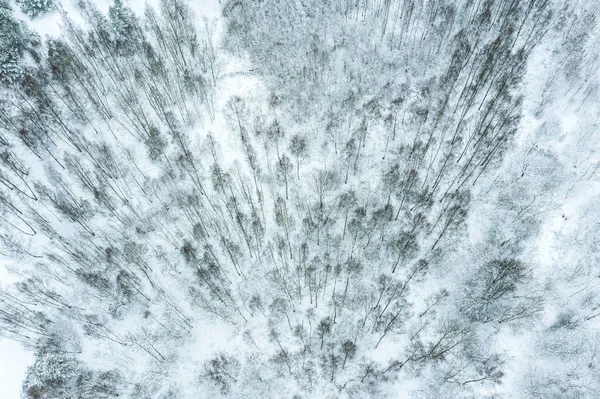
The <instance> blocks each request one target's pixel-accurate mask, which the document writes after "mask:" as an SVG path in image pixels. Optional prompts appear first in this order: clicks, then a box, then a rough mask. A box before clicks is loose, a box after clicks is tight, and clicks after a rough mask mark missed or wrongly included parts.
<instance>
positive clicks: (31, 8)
mask: <svg viewBox="0 0 600 399" xmlns="http://www.w3.org/2000/svg"><path fill="white" fill-rule="evenodd" d="M16 1H17V4H18V5H19V8H21V11H23V12H24V13H25V14H27V15H28V16H29V17H30V18H32V19H33V18H37V17H39V16H41V15H44V14H45V13H47V12H48V11H52V10H54V2H53V1H52V0H16Z"/></svg>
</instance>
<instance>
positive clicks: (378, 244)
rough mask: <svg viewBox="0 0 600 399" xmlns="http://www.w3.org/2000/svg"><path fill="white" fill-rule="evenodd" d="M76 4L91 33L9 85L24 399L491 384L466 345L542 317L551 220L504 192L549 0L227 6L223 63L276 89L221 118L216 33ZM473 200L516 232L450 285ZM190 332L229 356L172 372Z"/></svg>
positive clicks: (9, 216) (7, 227) (36, 56)
mask: <svg viewBox="0 0 600 399" xmlns="http://www.w3.org/2000/svg"><path fill="white" fill-rule="evenodd" d="M0 1H1V0H0ZM1 7H3V6H2V5H1V4H0V13H4V9H3V8H1ZM77 7H78V11H79V12H80V13H81V14H82V15H83V16H84V17H85V21H86V24H85V26H79V25H77V24H76V23H74V22H73V21H71V20H69V19H68V18H65V22H64V27H65V28H64V33H63V35H62V36H61V37H58V38H52V39H48V40H45V41H43V42H40V43H38V42H36V43H33V44H32V43H29V44H27V41H25V40H23V41H22V42H19V43H21V47H14V48H12V49H11V51H13V53H10V54H9V55H10V56H11V57H12V58H10V59H9V60H8V61H7V62H8V64H7V65H9V64H10V63H13V64H14V65H17V64H18V66H19V68H20V69H19V73H18V74H11V75H10V76H11V77H10V79H4V74H3V73H4V72H2V71H3V69H0V73H2V75H0V78H2V79H1V80H2V82H3V86H2V89H1V92H0V204H1V205H0V217H1V219H0V220H2V223H1V227H0V237H1V238H2V246H1V247H0V251H1V254H2V256H4V257H5V258H7V259H10V260H11V263H12V269H13V270H14V271H15V272H17V273H18V274H20V276H21V277H22V281H21V282H19V283H18V284H16V285H15V286H13V287H7V288H2V289H1V290H0V332H1V333H2V334H3V335H5V336H8V337H10V338H13V339H16V340H18V341H21V342H24V343H26V344H27V345H29V346H31V347H32V348H35V350H36V362H35V364H34V365H33V366H32V367H31V369H30V371H29V374H28V377H27V380H26V382H25V388H24V389H25V395H26V397H28V398H32V399H33V398H54V397H81V398H85V397H102V398H104V397H105V398H110V397H116V396H125V397H132V398H138V397H139V398H143V397H156V396H157V395H162V396H159V397H164V398H177V397H179V396H178V395H179V393H178V392H180V391H185V390H189V389H196V385H193V386H192V387H182V386H178V385H177V383H178V381H179V380H178V378H177V376H176V375H175V373H177V372H178V370H185V372H189V370H190V369H192V373H194V375H195V376H196V377H195V378H194V381H195V382H194V384H198V385H199V386H200V387H201V388H200V389H201V390H205V389H208V390H212V391H214V395H223V396H227V397H229V396H231V397H250V396H251V395H254V394H262V395H265V394H266V395H267V396H268V395H274V394H275V393H277V394H280V392H279V391H280V390H279V389H278V388H277V387H281V386H284V385H286V384H288V383H289V384H291V385H290V386H293V387H295V388H292V390H291V391H289V392H287V391H286V393H285V395H288V394H289V397H294V396H293V395H294V394H296V392H303V391H305V392H311V393H310V394H309V395H312V393H315V395H318V394H320V393H324V392H327V394H328V395H330V396H332V397H333V396H335V395H342V394H347V395H350V396H352V397H374V396H382V395H383V396H385V392H386V389H389V387H390V386H391V384H390V383H392V382H394V381H397V380H398V378H400V379H411V378H418V377H417V376H426V377H423V380H422V381H421V382H422V385H423V386H426V385H427V386H428V387H429V388H427V389H428V390H429V391H430V396H431V397H441V396H435V395H438V394H439V393H440V392H441V391H443V390H444V389H451V391H448V392H454V393H456V394H457V395H460V394H461V393H468V394H473V392H477V391H476V389H477V387H484V388H486V389H487V388H489V387H493V386H494V385H497V384H500V383H501V381H502V376H503V373H504V371H503V365H504V363H505V359H504V357H503V355H502V353H496V352H494V351H493V350H492V349H491V348H489V347H487V346H486V344H485V337H484V336H483V333H482V331H488V329H500V328H502V327H503V326H504V325H509V326H511V327H515V328H517V327H519V326H522V325H524V324H526V323H528V322H531V321H532V320H535V318H536V317H537V316H538V315H539V314H540V312H541V311H542V309H543V298H542V296H541V295H540V294H539V290H536V289H535V287H534V284H533V267H532V265H531V264H529V263H528V261H527V260H526V259H523V258H524V257H523V256H522V255H523V249H522V245H521V244H522V243H523V242H524V241H525V240H527V239H528V238H529V237H530V236H532V235H533V232H532V231H533V230H534V229H535V228H536V226H538V225H539V218H538V216H537V215H536V214H535V213H534V212H533V210H534V209H541V208H539V207H541V206H542V205H540V203H542V202H543V201H542V200H540V199H539V195H536V194H531V192H530V191H527V190H525V189H524V188H523V187H522V186H521V185H519V184H524V183H521V181H520V180H519V179H520V178H517V179H516V181H515V182H507V180H508V178H506V177H505V178H502V177H498V176H495V175H494V171H495V170H496V169H497V168H498V167H499V165H500V163H501V161H502V159H503V155H504V153H505V152H506V151H507V148H509V147H510V146H511V145H512V143H514V136H515V133H516V131H517V129H518V126H519V123H520V121H521V118H522V114H523V99H522V94H523V93H522V89H523V86H524V83H523V81H524V76H525V71H526V66H527V63H528V60H529V57H530V56H531V54H532V52H533V51H534V49H535V48H536V46H537V45H538V44H539V43H540V42H542V41H543V40H544V38H545V37H546V35H549V34H557V33H556V31H557V30H558V31H559V32H560V29H559V28H557V27H556V25H555V22H556V21H555V18H557V17H556V12H557V10H556V9H555V8H556V7H555V6H554V5H553V4H551V2H549V1H544V0H532V1H528V2H522V1H501V0H498V1H473V2H461V1H441V0H440V1H421V2H420V1H413V0H410V1H398V2H395V1H364V2H363V1H358V2H337V3H329V2H312V3H311V2H309V3H298V2H296V3H294V2H279V1H274V0H273V1H271V0H265V1H245V2H239V1H232V2H225V3H223V18H224V25H225V31H224V33H223V35H224V37H223V41H224V43H225V47H226V48H227V50H229V51H230V52H232V53H237V54H238V55H243V56H245V55H246V54H248V55H249V56H250V58H251V60H252V61H253V62H254V64H255V66H256V70H257V71H259V72H260V74H261V77H262V78H263V79H264V81H265V85H266V87H267V89H268V91H269V92H270V94H269V96H256V97H252V96H249V97H248V98H242V97H240V96H231V98H229V100H227V101H220V99H221V98H222V97H223V96H228V94H229V93H223V92H219V90H218V89H219V84H220V82H221V81H222V76H223V70H224V68H225V63H224V61H223V60H224V59H225V58H226V57H224V54H223V53H222V52H223V51H225V50H224V49H221V48H219V45H218V43H216V42H215V24H214V23H213V22H211V21H208V20H202V19H200V18H198V17H197V16H196V15H195V14H194V13H193V12H192V11H191V9H190V6H189V5H188V4H187V3H186V2H184V1H183V0H161V1H160V5H159V7H158V9H153V8H151V7H146V9H145V12H144V14H143V15H136V14H135V13H134V12H133V11H132V10H130V9H129V8H128V7H127V6H126V5H124V4H123V2H122V1H120V0H115V2H114V4H112V5H111V6H110V8H109V12H108V14H107V15H104V14H102V13H101V12H100V11H99V10H98V9H96V8H95V6H94V5H93V4H92V3H91V2H89V1H87V0H82V1H79V2H78V3H77ZM561 12H566V11H561ZM7 15H8V14H7ZM0 17H2V18H4V17H5V15H4V14H0ZM7 18H8V17H7ZM15 23H16V22H15ZM11 26H13V25H11ZM18 27H19V25H14V26H13V28H14V29H13V30H14V31H15V32H16V31H17V30H18V29H17V28H18ZM19 29H20V28H19ZM7 31H8V30H7ZM549 32H550V33H549ZM3 33H4V29H3ZM0 51H2V49H0ZM573 51H575V50H573ZM0 55H2V54H1V53H0ZM24 57H29V58H31V59H29V58H27V60H28V63H21V61H22V59H24ZM7 59H8V58H7ZM0 62H4V59H2V58H0ZM10 65H12V64H10ZM10 65H9V67H10ZM7 76H8V75H7ZM547 90H549V91H550V90H552V86H548V88H547ZM587 90H588V89H587V88H586V87H581V88H579V89H578V91H581V93H580V94H575V96H579V97H581V96H583V95H584V94H583V93H586V92H587ZM579 97H577V98H579ZM264 98H267V99H266V100H265V99H264ZM582 101H583V100H582ZM218 104H224V105H223V107H221V109H219V106H218ZM544 156H545V158H544ZM544 156H540V157H541V158H542V160H543V161H544V162H546V164H543V163H542V161H541V160H540V159H539V158H540V157H538V158H536V155H535V153H534V154H533V155H531V159H533V161H532V162H535V163H536V167H538V168H540V167H542V166H543V165H546V166H544V167H546V168H547V169H551V165H552V163H551V160H552V159H551V157H550V156H547V155H544ZM529 157H530V155H529V153H528V155H527V157H525V160H524V162H528V160H529V159H530V158H529ZM540 165H542V166H540ZM524 174H525V172H523V175H524ZM523 175H521V177H523ZM509 183H510V184H512V186H511V185H510V184H509ZM494 184H496V185H497V186H498V187H502V188H503V190H495V189H493V188H490V187H493V186H494ZM548 184H549V186H547V187H550V186H551V185H552V184H553V183H552V182H550V183H548ZM511 187H512V189H513V191H510V190H511ZM515 187H516V188H515ZM486 190H487V191H486ZM490 193H491V194H490ZM486 195H489V197H490V198H492V197H493V198H497V201H498V207H497V209H499V210H500V211H499V212H504V213H503V215H509V217H510V219H511V220H510V221H509V222H507V223H505V224H503V225H502V226H503V229H504V230H503V231H502V232H496V231H491V233H489V234H487V235H486V236H485V239H484V241H485V243H484V244H481V245H482V246H483V247H485V245H487V247H485V248H493V249H492V250H490V251H489V252H490V253H488V254H486V255H485V256H482V257H480V258H479V259H476V257H475V256H474V255H473V256H471V257H470V258H469V262H467V261H466V260H465V261H464V262H463V263H464V264H461V262H460V261H458V262H457V264H452V265H451V266H449V264H448V263H449V260H452V261H454V260H455V259H456V257H457V256H459V255H460V254H462V253H463V252H464V251H468V250H471V249H472V248H470V246H469V245H470V244H469V243H468V242H467V241H468V238H467V233H466V221H467V220H468V218H469V215H470V210H471V208H472V207H473V206H474V205H473V204H474V203H475V202H477V201H480V202H481V201H482V200H481V198H482V196H486ZM457 254H459V255H457ZM449 269H453V270H449ZM457 276H460V278H459V277H457ZM445 278H447V281H444V279H445ZM206 324H210V325H213V324H214V331H213V333H214V335H217V336H218V335H220V334H226V335H228V337H229V339H230V340H231V345H232V346H231V351H223V350H222V349H223V348H220V349H218V350H217V349H215V350H212V349H208V352H210V354H209V355H206V356H204V357H194V356H196V355H195V354H194V353H191V354H190V353H188V352H190V351H188V350H186V348H187V345H192V344H194V345H196V344H197V341H198V340H202V339H203V337H198V331H199V330H200V329H202V328H201V327H202V326H204V325H206ZM490 326H492V327H490ZM202 331H205V330H204V329H202ZM240 331H245V332H244V333H243V334H240ZM81 342H92V343H94V344H95V345H97V346H98V352H99V354H100V357H101V358H103V359H104V363H103V364H104V365H105V366H106V371H103V372H98V371H95V369H93V368H90V367H88V366H87V365H86V364H84V363H83V362H82V361H81V359H79V358H78V354H79V352H81V351H82V350H84V349H82V348H89V345H82V344H81ZM240 351H241V354H240V353H236V352H240ZM192 352H193V351H192ZM382 352H387V354H386V355H383V357H382V355H381V353H382ZM378 354H379V355H378ZM198 356H200V355H198ZM382 358H385V360H381V359H382ZM171 370H173V371H172V372H171ZM181 372H183V371H181ZM433 386H435V387H437V389H438V391H435V390H432V389H433V388H431V387H433ZM448 387H450V388H448ZM457 387H458V388H457ZM455 388H456V389H457V390H456V391H455V390H454V389H455ZM294 389H296V390H295V391H294ZM212 391H211V392H212ZM429 391H428V392H429ZM202 392H204V391H202ZM457 392H458V393H457ZM69 395H70V396H69Z"/></svg>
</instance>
